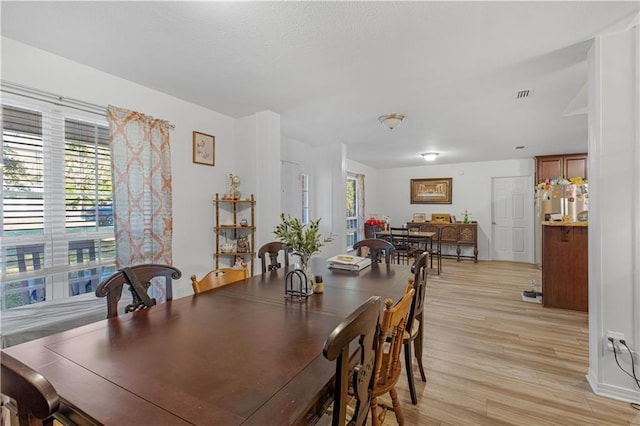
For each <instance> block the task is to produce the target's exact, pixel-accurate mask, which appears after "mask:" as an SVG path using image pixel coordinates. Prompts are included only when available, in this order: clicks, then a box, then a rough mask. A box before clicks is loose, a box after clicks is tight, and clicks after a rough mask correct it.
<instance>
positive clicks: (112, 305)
mask: <svg viewBox="0 0 640 426" xmlns="http://www.w3.org/2000/svg"><path fill="white" fill-rule="evenodd" d="M181 276H182V272H180V270H178V269H177V268H174V267H173V266H169V265H159V264H155V263H148V264H143V265H135V266H131V267H128V268H122V269H121V270H119V271H118V272H116V273H115V274H113V275H111V276H110V277H109V278H107V279H106V280H104V281H103V282H101V283H100V284H99V285H98V288H96V296H98V297H106V298H107V318H112V317H117V316H118V302H119V301H120V298H121V297H122V287H123V286H124V285H125V284H129V290H130V291H131V297H132V299H133V300H132V302H131V303H130V304H129V305H127V306H126V307H125V310H124V311H125V313H128V312H133V311H138V310H140V309H146V308H148V307H150V306H153V305H155V304H156V303H157V301H156V299H155V298H151V297H149V295H148V294H147V291H148V289H149V287H150V286H151V279H153V278H162V277H164V282H165V287H164V291H165V297H164V300H165V301H167V302H168V301H169V300H172V299H173V289H172V284H171V283H172V281H171V280H172V279H174V280H177V279H178V278H180V277H181Z"/></svg>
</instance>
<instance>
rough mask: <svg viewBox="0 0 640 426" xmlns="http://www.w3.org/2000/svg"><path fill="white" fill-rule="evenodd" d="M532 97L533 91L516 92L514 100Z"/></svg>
mask: <svg viewBox="0 0 640 426" xmlns="http://www.w3.org/2000/svg"><path fill="white" fill-rule="evenodd" d="M530 96H533V89H524V90H518V91H517V92H516V99H524V98H528V97H530Z"/></svg>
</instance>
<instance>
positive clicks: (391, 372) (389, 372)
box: [374, 284, 415, 393]
mask: <svg viewBox="0 0 640 426" xmlns="http://www.w3.org/2000/svg"><path fill="white" fill-rule="evenodd" d="M414 294H415V290H414V289H413V286H412V285H411V284H408V285H407V290H406V291H405V293H404V296H402V299H400V301H399V302H398V303H396V304H395V306H393V300H391V299H387V300H386V301H385V309H384V312H383V313H382V320H381V321H380V334H379V335H378V348H377V355H376V368H375V383H374V389H380V388H381V389H388V388H389V387H390V386H393V385H394V384H395V383H397V381H398V379H399V378H400V373H401V372H402V365H401V363H400V352H401V350H402V344H403V341H404V330H405V327H406V325H407V321H408V319H409V310H410V309H411V302H412V301H413V295H414ZM385 342H386V344H385ZM374 392H375V391H374ZM376 393H377V392H376Z"/></svg>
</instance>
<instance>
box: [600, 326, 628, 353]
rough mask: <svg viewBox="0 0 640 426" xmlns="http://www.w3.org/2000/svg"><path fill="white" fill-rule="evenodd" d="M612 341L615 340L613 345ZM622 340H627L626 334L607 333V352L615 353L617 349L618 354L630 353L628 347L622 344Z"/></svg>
mask: <svg viewBox="0 0 640 426" xmlns="http://www.w3.org/2000/svg"><path fill="white" fill-rule="evenodd" d="M610 339H613V343H611V340H610ZM620 340H625V338H624V334H622V333H616V332H615V331H607V334H606V335H605V343H606V344H607V350H608V351H610V352H613V351H614V347H615V349H616V351H617V352H618V353H620V352H628V350H627V347H626V346H625V345H622V344H620Z"/></svg>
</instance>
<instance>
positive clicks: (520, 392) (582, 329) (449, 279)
mask: <svg viewBox="0 0 640 426" xmlns="http://www.w3.org/2000/svg"><path fill="white" fill-rule="evenodd" d="M534 278H537V279H540V278H541V274H540V271H539V270H538V269H537V268H536V267H535V265H529V264H523V263H512V262H488V261H485V262H482V261H481V262H479V263H477V264H474V263H473V262H468V261H462V262H456V261H455V260H444V261H443V272H442V273H441V275H440V276H438V275H437V274H436V273H433V274H430V275H429V277H428V282H427V294H426V306H425V318H426V322H425V324H426V328H425V336H424V351H425V353H424V361H423V362H424V366H425V369H426V374H427V383H424V382H422V381H421V380H420V375H419V373H417V365H415V366H414V368H415V369H416V370H415V371H416V373H415V377H416V387H417V392H418V399H419V402H418V405H412V404H411V399H410V396H409V390H408V387H407V381H406V376H405V374H404V373H403V376H402V378H401V379H400V382H399V383H398V386H397V389H398V393H399V396H400V399H401V403H402V407H403V409H404V413H405V419H406V424H407V425H443V426H444V425H536V426H537V425H581V426H582V425H640V411H637V410H634V409H633V408H631V407H630V405H629V404H628V403H624V402H620V401H616V400H612V399H609V398H604V397H600V396H597V395H595V394H594V393H593V392H592V391H591V388H590V387H589V385H588V383H587V381H586V378H585V375H586V373H587V368H588V354H589V347H588V316H587V315H588V314H587V313H584V312H577V311H569V310H563V309H553V308H543V307H542V305H540V304H536V303H528V302H523V301H522V299H521V292H522V291H523V290H529V289H531V280H532V279H534ZM390 424H395V417H394V415H393V413H387V416H386V419H385V425H390Z"/></svg>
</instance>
